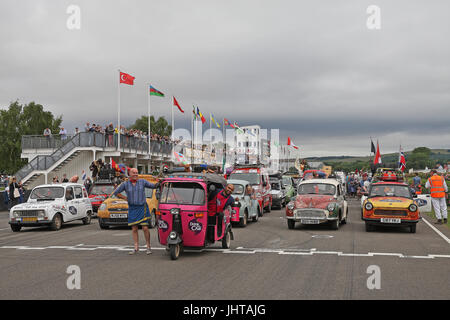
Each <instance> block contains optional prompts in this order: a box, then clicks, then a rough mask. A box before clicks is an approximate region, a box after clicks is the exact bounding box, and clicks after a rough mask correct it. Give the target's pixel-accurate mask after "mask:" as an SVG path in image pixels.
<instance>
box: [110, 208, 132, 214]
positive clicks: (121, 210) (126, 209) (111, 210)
mask: <svg viewBox="0 0 450 320" xmlns="http://www.w3.org/2000/svg"><path fill="white" fill-rule="evenodd" d="M108 211H109V212H121V213H123V212H128V208H111V209H108Z"/></svg>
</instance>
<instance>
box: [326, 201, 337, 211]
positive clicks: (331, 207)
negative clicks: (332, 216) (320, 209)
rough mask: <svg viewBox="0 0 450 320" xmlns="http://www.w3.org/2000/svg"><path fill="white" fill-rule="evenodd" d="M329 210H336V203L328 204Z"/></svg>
mask: <svg viewBox="0 0 450 320" xmlns="http://www.w3.org/2000/svg"><path fill="white" fill-rule="evenodd" d="M327 209H328V211H334V209H336V203H334V202H332V203H330V204H329V205H328V206H327Z"/></svg>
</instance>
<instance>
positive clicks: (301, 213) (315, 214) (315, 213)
mask: <svg viewBox="0 0 450 320" xmlns="http://www.w3.org/2000/svg"><path fill="white" fill-rule="evenodd" d="M294 213H295V217H296V218H315V219H325V218H326V215H325V213H324V212H323V210H314V209H313V210H311V209H306V210H305V209H297V210H295V211H294Z"/></svg>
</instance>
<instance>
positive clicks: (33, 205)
mask: <svg viewBox="0 0 450 320" xmlns="http://www.w3.org/2000/svg"><path fill="white" fill-rule="evenodd" d="M91 216H92V205H91V201H90V200H89V197H88V193H87V191H86V188H85V187H84V186H83V185H82V184H78V183H62V184H50V185H41V186H38V187H35V188H34V189H33V191H31V194H30V197H29V198H28V201H27V202H25V203H22V204H18V205H16V206H14V207H12V208H11V210H10V212H9V224H10V225H11V229H12V231H14V232H18V231H20V229H21V228H22V227H37V226H44V225H47V226H49V227H50V229H51V230H59V229H60V228H61V226H62V224H63V223H66V222H70V221H74V220H81V221H82V222H83V224H89V223H90V222H91Z"/></svg>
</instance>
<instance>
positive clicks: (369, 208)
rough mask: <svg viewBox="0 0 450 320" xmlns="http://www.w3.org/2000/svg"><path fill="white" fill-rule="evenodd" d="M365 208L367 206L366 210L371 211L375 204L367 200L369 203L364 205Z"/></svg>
mask: <svg viewBox="0 0 450 320" xmlns="http://www.w3.org/2000/svg"><path fill="white" fill-rule="evenodd" d="M364 208H366V210H368V211H370V210H372V209H373V204H371V203H370V202H367V203H366V204H365V205H364Z"/></svg>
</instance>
